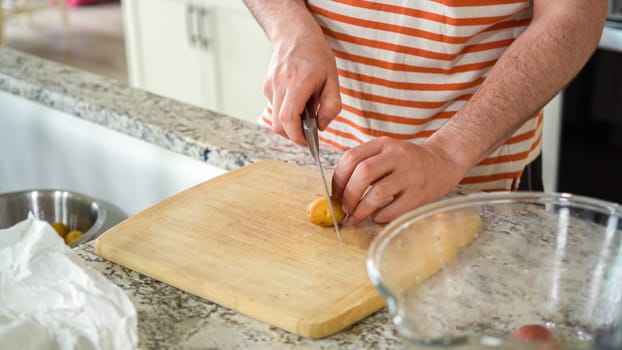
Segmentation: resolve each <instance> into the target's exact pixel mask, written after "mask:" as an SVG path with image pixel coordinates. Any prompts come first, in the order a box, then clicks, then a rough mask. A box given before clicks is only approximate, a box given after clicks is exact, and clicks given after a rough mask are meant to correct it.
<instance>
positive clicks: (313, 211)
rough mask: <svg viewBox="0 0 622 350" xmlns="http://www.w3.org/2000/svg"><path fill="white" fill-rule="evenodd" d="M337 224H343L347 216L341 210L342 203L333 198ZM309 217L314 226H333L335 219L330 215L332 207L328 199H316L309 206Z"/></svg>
mask: <svg viewBox="0 0 622 350" xmlns="http://www.w3.org/2000/svg"><path fill="white" fill-rule="evenodd" d="M331 202H332V203H333V208H334V209H335V216H336V219H337V223H339V224H341V223H342V222H343V219H344V218H345V217H346V214H345V213H344V212H343V210H342V209H341V202H340V201H338V200H337V199H335V198H331ZM307 216H308V217H309V221H310V222H311V223H312V224H315V225H318V226H325V227H328V226H333V218H332V216H331V215H330V206H329V205H328V197H325V196H324V197H319V198H316V199H315V200H314V201H313V202H311V203H309V205H308V206H307Z"/></svg>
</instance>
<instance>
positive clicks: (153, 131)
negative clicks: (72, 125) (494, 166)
mask: <svg viewBox="0 0 622 350" xmlns="http://www.w3.org/2000/svg"><path fill="white" fill-rule="evenodd" d="M0 91H5V92H9V93H11V94H14V95H17V96H21V97H24V98H26V99H29V100H32V101H35V102H38V103H40V104H42V105H46V106H49V107H52V108H55V109H58V110H61V111H64V112H67V113H70V114H73V115H75V116H76V117H79V118H83V119H86V120H89V121H91V122H94V123H97V124H100V125H103V126H106V127H108V128H110V129H113V130H116V131H119V132H122V133H125V134H128V135H130V136H133V137H136V138H139V139H142V140H145V141H148V142H150V143H153V144H156V145H159V146H162V147H164V148H167V149H170V150H172V151H175V152H178V153H181V154H185V155H187V156H189V157H192V158H196V159H201V160H204V161H206V162H207V163H210V164H212V165H215V166H217V167H221V168H225V169H229V170H230V169H234V168H237V167H240V166H243V165H246V164H250V163H252V162H255V161H258V160H262V159H279V160H282V161H286V162H293V163H296V164H299V165H303V166H314V165H313V159H312V158H311V156H310V155H309V153H308V150H307V149H306V148H303V147H300V146H297V145H295V144H293V143H291V142H289V141H287V140H285V139H283V138H281V137H279V136H277V135H275V134H273V133H272V132H271V131H270V130H267V129H265V128H262V127H259V126H257V125H254V124H252V123H248V122H245V121H243V120H239V119H236V118H233V117H229V116H225V115H221V114H218V113H215V112H212V111H209V110H205V109H203V108H199V107H194V106H190V105H187V104H184V103H180V102H177V101H173V100H170V99H167V98H163V97H160V96H157V95H154V94H150V93H147V92H145V91H142V90H137V89H133V88H130V87H128V86H126V85H123V84H120V83H118V82H116V81H113V80H110V79H106V78H103V77H100V76H97V75H94V74H90V73H87V72H84V71H80V70H76V69H73V68H70V67H67V66H64V65H60V64H57V63H54V62H50V61H46V60H42V59H39V58H37V57H34V56H29V55H26V54H23V53H20V52H18V51H15V50H12V49H9V48H0ZM322 156H323V157H324V163H325V164H326V165H328V166H329V167H333V166H334V164H335V163H336V160H337V159H338V156H339V152H336V151H334V150H330V149H325V150H324V151H323V153H322ZM75 250H76V252H77V253H78V254H79V255H80V256H82V257H83V258H84V259H85V261H86V262H87V264H88V265H89V266H91V267H93V268H95V269H96V270H98V271H100V272H101V273H103V274H104V275H105V276H106V277H107V278H109V279H110V280H111V281H113V282H114V283H116V284H117V285H119V286H120V287H121V288H123V289H124V290H125V291H126V292H127V294H128V295H129V297H130V299H131V300H132V301H133V303H134V305H135V306H136V309H137V311H138V317H139V322H138V331H139V348H141V349H238V348H253V349H291V348H296V349H334V348H339V349H392V348H396V347H399V344H400V341H399V340H398V338H397V336H396V333H395V330H394V328H393V326H392V324H391V322H390V320H389V316H388V314H387V312H386V311H384V310H382V311H380V312H378V313H376V314H374V315H372V316H371V317H369V318H367V319H365V320H363V321H361V322H359V323H358V324H356V325H354V326H352V327H351V328H349V329H347V330H345V331H342V332H340V333H338V334H336V335H334V336H332V337H329V338H326V339H322V340H309V339H304V338H301V337H298V336H296V335H294V334H291V333H288V332H286V331H283V330H280V329H277V328H275V327H271V326H270V325H267V324H265V323H262V322H259V321H256V320H254V319H252V318H249V317H246V316H244V315H241V314H239V313H237V312H234V311H231V310H229V309H227V308H224V307H221V306H219V305H216V304H214V303H211V302H209V301H206V300H205V299H201V298H199V297H196V296H193V295H190V294H188V293H185V292H183V291H181V290H179V289H177V288H174V287H171V286H169V285H166V284H164V283H161V282H159V281H156V280H153V279H151V278H149V277H146V276H144V275H141V274H139V273H136V272H134V271H131V270H129V269H126V268H123V267H121V266H119V265H117V264H114V263H112V262H109V261H106V260H104V259H103V258H101V257H99V256H97V255H96V254H95V253H94V250H93V245H92V244H85V245H83V246H80V247H78V248H76V249H75Z"/></svg>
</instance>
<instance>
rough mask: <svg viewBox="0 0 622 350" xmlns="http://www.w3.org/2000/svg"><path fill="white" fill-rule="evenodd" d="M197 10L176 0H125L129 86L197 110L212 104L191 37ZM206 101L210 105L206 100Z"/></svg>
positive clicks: (203, 67)
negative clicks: (197, 106) (168, 98)
mask: <svg viewBox="0 0 622 350" xmlns="http://www.w3.org/2000/svg"><path fill="white" fill-rule="evenodd" d="M197 11H198V7H197V6H195V5H194V4H192V3H191V2H186V1H180V0H125V1H124V2H123V13H124V21H125V32H126V41H127V43H126V47H127V54H128V68H129V71H130V83H131V84H132V85H133V86H135V87H138V88H143V89H146V90H148V91H150V92H154V93H156V94H160V95H163V96H167V97H171V98H174V99H178V100H180V101H183V102H187V103H192V104H196V105H199V106H209V105H213V104H214V103H215V101H213V96H211V95H210V94H209V93H207V92H208V91H211V90H213V89H212V88H211V86H208V85H210V81H209V80H208V79H206V77H205V75H206V69H207V68H206V65H207V63H208V62H206V59H205V56H204V55H203V54H202V52H201V47H200V43H199V42H198V34H197V33H196V30H197V27H198V26H197V25H196V23H195V22H196V21H197V20H198V19H197V17H198V16H197ZM210 99H212V101H210Z"/></svg>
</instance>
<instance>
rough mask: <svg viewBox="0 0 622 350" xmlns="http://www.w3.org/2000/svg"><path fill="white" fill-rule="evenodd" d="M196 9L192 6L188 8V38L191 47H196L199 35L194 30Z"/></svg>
mask: <svg viewBox="0 0 622 350" xmlns="http://www.w3.org/2000/svg"><path fill="white" fill-rule="evenodd" d="M195 11H196V8H195V7H194V5H192V4H190V5H188V6H186V36H187V37H188V43H189V44H190V46H194V45H196V43H197V40H198V39H197V33H196V32H195V30H194V28H195V26H194V21H193V19H194V13H195Z"/></svg>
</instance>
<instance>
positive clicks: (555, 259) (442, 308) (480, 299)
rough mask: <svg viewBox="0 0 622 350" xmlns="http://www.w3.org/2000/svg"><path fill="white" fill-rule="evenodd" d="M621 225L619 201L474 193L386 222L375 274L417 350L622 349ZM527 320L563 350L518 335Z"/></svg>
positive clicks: (374, 253)
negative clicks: (517, 332)
mask: <svg viewBox="0 0 622 350" xmlns="http://www.w3.org/2000/svg"><path fill="white" fill-rule="evenodd" d="M621 228H622V207H621V206H620V205H618V204H615V203H609V202H604V201H600V200H596V199H591V198H586V197H580V196H573V195H569V194H545V193H518V192H507V193H492V194H487V193H482V194H473V195H468V196H462V197H457V198H452V199H447V200H443V201H440V202H436V203H433V204H430V205H427V206H425V207H422V208H419V209H416V210H414V211H412V212H409V213H407V214H405V215H403V216H402V217H400V218H398V219H396V220H395V221H394V222H392V223H390V224H389V225H387V226H386V227H385V228H384V229H383V230H382V232H381V233H380V234H379V235H378V236H377V237H376V238H375V239H374V241H373V242H372V244H371V246H370V250H369V257H368V260H367V268H368V272H369V276H370V278H371V280H372V282H373V283H374V285H375V286H376V288H377V289H378V290H379V292H380V293H381V294H382V296H383V297H384V298H385V300H386V302H387V305H388V309H389V313H390V315H391V317H392V320H393V323H394V325H395V327H396V328H397V330H398V332H399V334H400V336H401V337H402V338H403V339H405V340H406V341H405V344H406V345H407V346H408V347H412V348H415V349H439V348H451V349H460V350H462V349H488V348H491V349H492V348H494V349H557V350H566V349H603V350H604V349H607V350H609V349H622V343H615V342H616V341H619V339H620V337H622V330H621V329H620V324H621V318H622V231H621ZM529 324H536V325H540V326H544V327H546V328H548V329H549V330H550V331H551V332H552V335H553V336H554V338H555V342H554V346H551V343H550V342H549V343H545V342H539V341H535V342H525V341H522V340H515V339H514V337H512V334H513V333H514V332H515V331H516V330H517V329H518V328H519V327H521V326H523V325H529ZM616 339H617V340H616Z"/></svg>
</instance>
